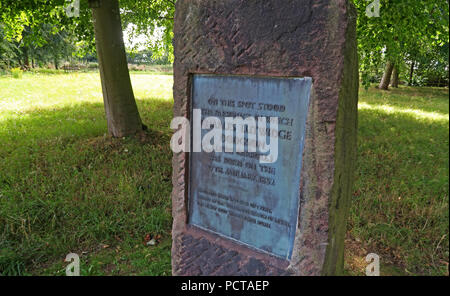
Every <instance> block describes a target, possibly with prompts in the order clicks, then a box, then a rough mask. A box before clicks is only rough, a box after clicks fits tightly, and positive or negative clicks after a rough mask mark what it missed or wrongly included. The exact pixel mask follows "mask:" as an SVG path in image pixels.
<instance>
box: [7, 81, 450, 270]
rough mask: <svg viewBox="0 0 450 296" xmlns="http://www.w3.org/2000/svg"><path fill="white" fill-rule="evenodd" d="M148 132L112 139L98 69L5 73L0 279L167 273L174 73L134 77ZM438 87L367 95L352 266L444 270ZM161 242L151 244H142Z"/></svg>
mask: <svg viewBox="0 0 450 296" xmlns="http://www.w3.org/2000/svg"><path fill="white" fill-rule="evenodd" d="M131 78H132V82H133V88H134V91H135V95H136V98H137V102H138V107H139V110H140V113H141V117H142V119H143V122H144V123H145V124H146V125H147V126H148V127H149V131H148V133H147V135H146V136H142V137H139V138H134V137H132V138H123V139H111V138H109V137H107V136H106V135H105V132H106V120H105V116H104V109H103V103H102V94H101V87H100V80H99V75H98V73H93V72H88V73H71V74H28V73H26V74H24V76H23V78H22V79H13V78H11V77H7V76H2V77H1V76H0V143H1V145H0V274H4V275H11V274H25V275H34V274H36V275H64V274H65V263H64V262H63V260H64V258H65V256H66V254H68V253H70V252H75V253H77V254H80V259H81V273H82V274H83V275H170V274H171V267H170V247H171V238H170V228H171V204H170V192H171V156H172V152H171V150H170V147H169V141H170V135H171V130H170V128H169V123H170V120H171V118H172V105H173V100H172V82H173V80H172V76H170V75H160V74H146V73H132V75H131ZM448 108H449V100H448V90H446V89H431V88H429V89H424V88H406V87H402V88H400V89H398V90H392V91H389V92H384V91H378V90H375V89H370V90H369V91H365V90H361V92H360V105H359V111H360V113H359V149H358V153H359V160H358V172H357V176H356V177H357V180H356V184H355V190H354V196H353V205H352V209H351V212H350V216H349V228H348V229H349V230H348V236H347V239H346V246H347V251H346V270H347V273H348V274H353V275H360V274H361V275H362V274H364V270H365V265H366V264H367V263H365V261H364V258H365V256H366V255H367V254H368V253H371V252H373V253H377V254H379V255H380V256H381V272H382V274H394V275H397V274H413V275H430V274H440V275H442V274H446V273H447V270H448V269H447V268H448V267H447V266H448V257H449V254H448V248H449V238H448V233H449V216H448V148H449V143H448V139H449V138H448V132H449V117H448V115H449V110H448ZM150 238H157V244H156V245H155V246H147V245H146V242H147V241H148V240H149V239H150Z"/></svg>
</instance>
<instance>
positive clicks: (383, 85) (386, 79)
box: [378, 61, 394, 90]
mask: <svg viewBox="0 0 450 296" xmlns="http://www.w3.org/2000/svg"><path fill="white" fill-rule="evenodd" d="M393 69H394V63H392V62H390V61H387V63H386V68H385V69H384V74H383V78H382V79H381V82H380V85H379V86H378V88H379V89H384V90H387V89H388V87H389V83H390V82H391V76H392V71H393Z"/></svg>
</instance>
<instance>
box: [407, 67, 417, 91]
mask: <svg viewBox="0 0 450 296" xmlns="http://www.w3.org/2000/svg"><path fill="white" fill-rule="evenodd" d="M415 66H416V61H412V62H411V69H410V70H409V81H408V85H409V86H412V84H413V74H414V67H415Z"/></svg>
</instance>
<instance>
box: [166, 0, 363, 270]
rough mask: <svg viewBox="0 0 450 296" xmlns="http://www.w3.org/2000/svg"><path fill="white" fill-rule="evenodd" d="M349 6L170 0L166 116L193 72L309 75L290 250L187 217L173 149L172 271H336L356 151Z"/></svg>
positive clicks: (186, 103)
mask: <svg viewBox="0 0 450 296" xmlns="http://www.w3.org/2000/svg"><path fill="white" fill-rule="evenodd" d="M355 24H356V12H355V10H354V8H353V6H352V5H351V4H350V3H349V1H347V0H334V1H333V0H314V1H313V0H264V1H262V0H261V1H256V0H250V1H249V0H178V1H177V3H176V15H175V24H174V33H175V37H174V49H175V62H174V88H173V91H174V116H184V117H187V118H189V114H190V95H191V84H190V80H191V77H192V75H193V74H222V75H223V74H225V75H254V76H273V77H312V79H313V92H312V95H311V100H310V108H309V113H308V119H307V127H306V135H305V136H306V139H305V149H304V152H303V167H302V173H301V188H300V189H301V196H300V211H299V219H298V226H297V232H296V238H295V242H294V252H293V255H292V259H291V260H290V261H284V260H280V259H278V258H276V257H273V256H270V255H268V254H265V253H261V252H258V251H256V250H252V249H250V248H248V247H245V246H243V245H240V244H238V243H235V242H233V241H230V240H227V239H224V238H221V237H219V236H216V235H212V234H210V233H207V232H205V231H202V230H200V229H197V228H195V227H192V226H190V225H188V224H187V217H188V213H187V210H188V209H187V204H188V203H187V198H188V196H187V193H188V180H189V167H188V164H189V154H186V153H180V154H175V155H174V157H173V192H172V212H173V218H174V221H173V229H172V236H173V244H172V272H173V274H174V275H334V274H340V273H341V272H342V268H343V244H344V237H345V232H346V222H345V221H346V218H347V212H348V208H349V205H350V201H351V188H352V183H353V171H354V166H355V161H356V160H355V157H356V127H357V100H358V57H357V52H356V32H355Z"/></svg>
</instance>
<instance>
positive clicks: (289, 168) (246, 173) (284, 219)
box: [189, 75, 312, 259]
mask: <svg viewBox="0 0 450 296" xmlns="http://www.w3.org/2000/svg"><path fill="white" fill-rule="evenodd" d="M311 83H312V80H311V78H270V77H265V78H259V77H250V76H219V75H194V76H193V78H192V106H191V109H192V110H191V112H192V114H191V124H192V121H193V120H195V118H194V117H195V116H194V115H193V113H194V110H196V112H197V114H199V113H198V112H199V110H201V120H202V121H203V120H204V119H205V118H207V117H211V116H214V117H217V118H219V119H220V121H221V123H222V126H223V127H224V129H225V118H226V117H228V118H233V119H236V118H238V117H240V118H242V119H243V120H245V119H247V118H254V120H255V121H254V122H256V123H258V124H259V121H258V118H262V117H265V119H264V123H265V126H266V128H267V130H266V133H265V134H264V136H265V137H266V140H267V141H265V143H267V146H266V147H265V150H266V151H265V152H262V151H261V150H260V149H259V148H260V147H259V146H256V151H254V150H253V151H251V152H249V147H248V146H249V143H251V142H249V135H248V132H249V131H251V130H253V131H255V129H252V128H250V127H249V126H248V125H246V126H245V133H244V135H245V141H244V143H245V144H244V152H237V149H236V139H237V137H236V129H237V128H236V126H235V127H234V130H231V132H232V134H233V139H232V140H233V143H234V145H233V149H232V150H233V152H225V145H226V144H225V142H226V134H225V131H223V137H222V138H223V145H222V148H223V149H222V152H211V153H207V152H204V151H202V152H195V149H194V152H193V153H191V158H190V174H189V176H190V182H189V224H191V225H195V226H196V227H199V228H202V229H204V230H207V231H210V232H214V233H216V234H218V235H221V236H224V237H227V238H230V239H232V240H235V241H238V242H239V243H242V244H245V245H247V246H250V247H252V248H256V249H258V250H261V251H264V252H267V253H270V254H272V255H275V256H277V257H281V258H283V259H290V258H291V255H292V249H293V244H294V237H295V233H296V229H297V219H298V213H299V197H300V171H301V167H302V152H303V146H304V135H305V125H306V117H307V114H308V106H309V98H310V91H311ZM271 117H272V118H273V119H272V120H276V122H277V123H278V130H274V129H272V130H269V128H270V127H272V128H273V126H271V123H270V118H271ZM275 118H276V119H275ZM197 122H199V121H197ZM249 122H251V121H247V123H249ZM199 127H200V125H199V124H198V125H197V128H199ZM195 128H196V126H195V123H194V124H193V128H192V130H191V145H192V146H193V145H195V144H194V142H195V139H194V134H195V132H196V131H195ZM209 131H210V130H209V129H202V130H201V136H202V137H201V138H202V139H203V138H204V136H205V134H207V133H208V132H209ZM199 134H200V133H199ZM254 134H256V133H255V132H254ZM257 134H258V137H259V136H260V134H259V133H257ZM261 136H262V134H261ZM275 140H276V141H278V143H277V144H276V146H274V145H270V146H269V143H270V141H272V144H273V141H275ZM197 141H198V139H197ZM267 148H269V149H267ZM270 148H271V149H270ZM267 150H269V151H267ZM191 151H192V150H191ZM261 155H266V158H264V157H261ZM268 156H270V157H268Z"/></svg>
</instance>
